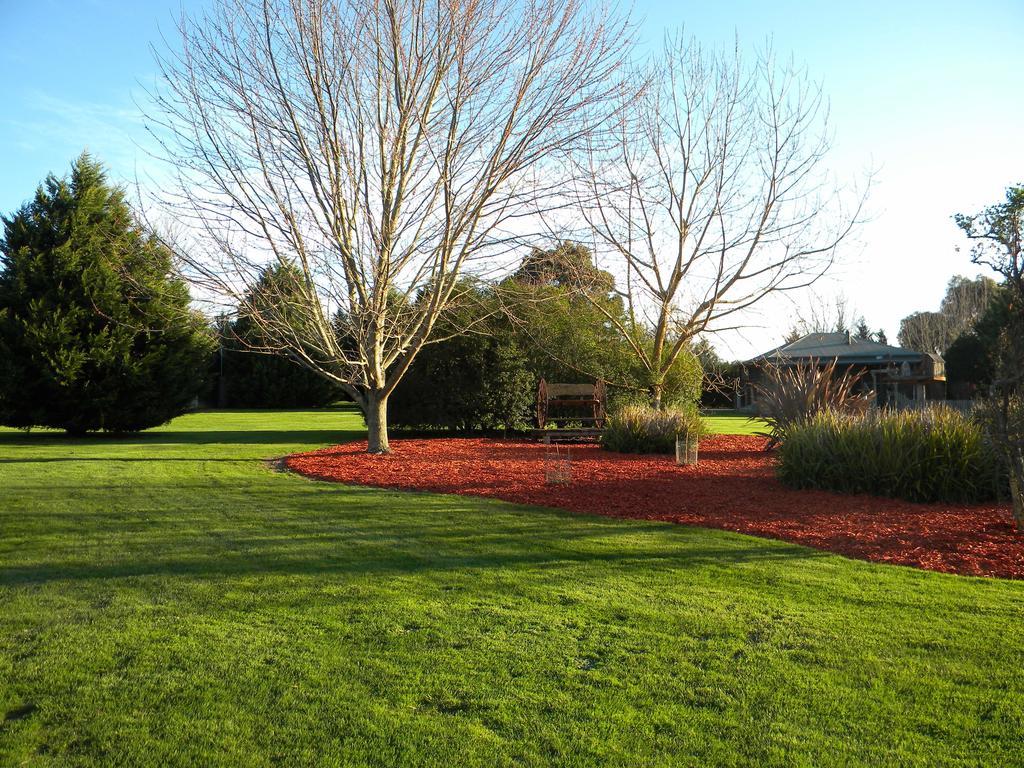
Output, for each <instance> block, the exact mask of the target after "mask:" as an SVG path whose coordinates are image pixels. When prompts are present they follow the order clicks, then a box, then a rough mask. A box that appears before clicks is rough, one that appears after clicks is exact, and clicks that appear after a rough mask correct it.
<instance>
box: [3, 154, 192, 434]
mask: <svg viewBox="0 0 1024 768" xmlns="http://www.w3.org/2000/svg"><path fill="white" fill-rule="evenodd" d="M3 223H4V237H3V240H2V241H0V257H2V258H0V423H3V424H6V425H8V426H15V427H26V428H27V427H34V426H45V427H57V428H60V429H64V430H67V431H68V432H71V433H75V434H79V433H84V432H88V431H95V430H107V431H117V432H121V431H136V430H140V429H146V428H147V427H152V426H155V425H157V424H162V423H164V422H166V421H167V420H168V419H171V418H173V417H174V416H176V415H178V414H180V413H182V412H183V411H184V410H185V409H186V408H187V407H188V405H189V403H190V402H191V401H192V399H193V398H194V397H195V396H196V395H197V394H198V393H199V391H200V388H201V386H202V380H203V376H204V373H205V371H206V368H207V360H208V356H209V354H210V351H211V348H212V340H211V338H210V334H209V332H208V330H207V329H206V327H205V322H204V321H203V319H202V317H201V316H199V315H198V314H197V313H195V312H193V311H191V310H190V308H189V295H188V289H187V287H186V286H185V284H184V283H183V282H181V281H180V280H179V279H177V278H175V277H174V276H173V274H172V268H171V258H170V254H169V252H168V251H167V249H166V248H165V247H163V246H162V245H161V244H160V243H159V242H158V241H157V239H156V238H155V237H153V236H152V235H151V234H150V233H148V232H146V231H145V230H144V229H143V228H142V227H141V226H139V225H138V224H137V223H136V221H135V220H134V218H133V216H132V213H131V210H130V209H129V207H128V205H127V203H126V202H125V199H124V193H123V192H122V191H121V190H120V189H117V188H114V187H112V186H110V185H109V184H107V182H106V178H105V175H104V172H103V169H102V167H101V166H100V164H99V163H97V162H95V161H93V160H92V159H91V158H89V156H88V155H86V154H83V155H82V156H81V157H79V158H78V160H77V161H76V162H75V163H74V165H73V168H72V173H71V177H70V179H58V178H56V177H54V176H50V177H48V178H47V179H46V181H45V182H44V184H43V185H41V186H40V187H39V188H38V190H37V191H36V194H35V198H34V199H33V200H32V202H30V203H28V204H26V205H25V206H23V207H22V208H21V210H19V211H18V212H17V213H15V214H14V215H13V216H11V217H10V218H7V217H4V218H3Z"/></svg>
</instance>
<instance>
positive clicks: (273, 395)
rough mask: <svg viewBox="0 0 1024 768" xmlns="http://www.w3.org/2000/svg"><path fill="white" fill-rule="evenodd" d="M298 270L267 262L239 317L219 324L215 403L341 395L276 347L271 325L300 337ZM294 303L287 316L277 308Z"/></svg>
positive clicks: (293, 404) (306, 400)
mask: <svg viewBox="0 0 1024 768" xmlns="http://www.w3.org/2000/svg"><path fill="white" fill-rule="evenodd" d="M300 280H301V274H300V273H299V271H298V270H297V269H294V268H289V267H286V266H282V265H277V266H274V267H268V268H267V269H266V270H264V272H263V274H262V275H260V279H259V280H258V281H257V283H256V285H254V286H253V288H252V290H251V291H250V292H249V293H248V295H247V296H246V298H245V300H244V302H243V305H242V306H240V307H239V308H238V318H237V319H236V320H235V321H234V322H233V323H231V324H230V326H228V327H222V328H221V337H222V338H221V344H222V345H223V351H222V352H221V351H218V353H217V354H216V355H215V357H214V360H213V365H214V376H215V377H216V378H217V379H218V385H219V386H218V389H219V390H220V391H218V394H221V392H222V393H223V400H224V402H223V403H221V402H219V401H220V400H221V398H220V397H217V398H213V400H214V402H218V405H226V406H228V407H231V408H310V407H317V406H323V405H329V404H330V403H333V402H335V401H337V400H339V399H343V398H344V393H343V392H342V390H341V388H340V386H339V385H338V384H337V383H335V382H333V381H331V380H330V379H328V378H327V377H325V376H323V375H322V374H320V373H317V372H315V371H313V370H310V369H309V368H306V367H304V366H302V365H301V364H300V363H298V362H297V361H296V360H294V359H292V358H290V357H286V356H283V355H282V354H280V352H279V351H278V350H279V349H280V347H281V346H282V345H281V344H278V343H276V341H275V339H274V338H273V337H272V333H273V331H274V329H277V328H284V327H287V328H289V329H290V333H292V334H293V335H294V336H298V337H300V338H301V334H302V318H301V317H296V316H294V315H296V314H297V313H296V312H295V311H294V307H296V306H301V291H300ZM289 307H291V308H293V311H292V313H291V314H292V316H288V317H282V316H281V315H282V313H285V312H288V309H289Z"/></svg>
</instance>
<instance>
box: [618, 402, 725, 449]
mask: <svg viewBox="0 0 1024 768" xmlns="http://www.w3.org/2000/svg"><path fill="white" fill-rule="evenodd" d="M706 431H707V430H706V428H705V426H704V422H703V421H702V420H701V418H700V416H699V415H698V414H697V411H696V409H694V408H690V409H687V410H684V409H681V408H666V409H662V410H658V409H655V408H651V407H649V406H643V405H627V406H624V407H622V408H619V409H618V410H617V411H616V412H615V413H613V414H612V415H611V416H609V418H608V423H607V424H606V425H605V428H604V432H603V433H602V434H601V447H603V448H604V449H605V450H607V451H616V452H618V453H674V452H675V450H676V438H677V437H679V436H680V435H690V436H693V437H697V438H700V437H703V436H704V434H706Z"/></svg>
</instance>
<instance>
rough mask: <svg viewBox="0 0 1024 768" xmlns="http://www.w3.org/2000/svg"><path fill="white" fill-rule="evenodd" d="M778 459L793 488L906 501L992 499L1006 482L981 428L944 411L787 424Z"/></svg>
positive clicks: (830, 415) (819, 417)
mask: <svg viewBox="0 0 1024 768" xmlns="http://www.w3.org/2000/svg"><path fill="white" fill-rule="evenodd" d="M778 458H779V464H778V477H779V479H780V480H781V481H782V482H783V483H785V484H786V485H788V486H790V487H793V488H820V489H826V490H832V491H839V492H841V493H870V494H875V495H878V496H890V497H894V498H900V499H906V500H908V501H919V502H936V501H947V502H963V503H968V502H980V501H989V500H992V499H995V498H997V497H998V496H1000V495H1001V494H1002V493H1003V492H1004V490H1003V489H1004V487H1005V483H1006V478H1005V472H1004V471H1003V463H1002V461H1001V459H1000V456H999V454H998V452H997V451H996V449H995V448H994V447H993V445H992V443H991V442H990V441H989V440H988V439H987V438H986V436H985V432H984V430H983V429H982V427H981V426H980V425H978V424H977V423H975V422H974V421H972V420H971V419H970V418H969V417H967V416H964V415H963V414H961V413H959V412H957V411H954V410H951V409H948V408H940V407H935V408H930V409H927V410H920V411H917V410H915V411H902V412H898V413H894V412H888V411H880V412H870V413H865V414H859V415H858V414H840V413H835V412H830V411H824V412H819V413H816V414H813V415H812V416H809V417H808V418H806V419H804V420H802V421H799V422H795V423H792V424H790V425H789V427H788V430H787V434H786V440H785V442H783V443H782V445H781V446H780V447H779V449H778Z"/></svg>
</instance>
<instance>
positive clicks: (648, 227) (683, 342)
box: [577, 35, 860, 406]
mask: <svg viewBox="0 0 1024 768" xmlns="http://www.w3.org/2000/svg"><path fill="white" fill-rule="evenodd" d="M637 81H638V82H639V83H640V84H641V87H640V88H639V89H638V92H637V93H630V94H629V95H628V103H626V104H624V105H623V108H624V109H623V113H624V117H623V119H622V120H621V122H620V123H619V124H617V125H616V126H615V134H616V135H615V136H614V137H613V138H614V140H611V141H604V140H601V141H592V142H591V143H590V145H589V150H590V151H589V152H588V153H587V155H586V157H585V159H584V160H583V161H582V168H581V171H582V173H581V178H582V179H583V180H584V181H583V183H582V184H581V186H580V188H578V189H577V192H578V202H579V210H580V214H581V216H582V217H583V219H584V221H585V223H586V225H587V228H588V230H589V232H592V233H593V234H592V236H593V237H594V238H595V240H596V242H597V243H598V246H599V247H600V248H602V249H603V250H604V251H605V252H606V253H607V254H608V259H609V263H613V264H614V265H615V266H614V267H613V269H614V270H616V276H617V277H618V276H620V275H621V277H622V281H621V283H620V285H619V286H618V290H619V291H621V293H622V296H623V299H624V301H625V302H626V313H625V315H624V316H621V317H619V316H615V315H612V314H611V313H609V315H608V317H607V321H608V323H609V325H610V326H611V327H612V328H614V329H615V330H616V331H618V333H619V335H620V336H621V337H622V339H623V340H624V341H625V342H626V343H627V344H628V345H629V346H630V348H631V349H632V351H633V354H634V356H635V357H636V359H637V361H638V363H639V364H640V366H641V367H642V368H643V370H644V371H645V373H646V378H647V382H648V390H649V398H650V401H651V403H652V404H653V405H654V406H660V405H662V404H663V402H664V397H663V394H664V386H665V380H666V375H667V373H668V371H669V370H670V369H671V368H672V366H673V365H674V364H675V361H676V359H677V358H678V357H679V355H681V354H683V353H684V352H687V351H688V350H689V349H690V346H691V344H692V343H693V340H694V339H695V338H696V337H698V336H699V335H700V334H702V333H705V332H714V331H722V330H725V329H727V328H734V327H736V325H737V323H738V322H739V319H740V317H741V314H740V313H742V312H744V311H745V310H747V309H748V308H750V307H753V306H754V305H756V304H758V303H759V302H761V301H763V300H764V299H765V298H766V297H767V296H771V295H778V294H781V293H785V292H787V291H793V290H798V289H802V288H805V287H807V286H809V285H811V284H813V283H814V282H815V281H816V280H817V279H818V278H820V277H821V276H822V275H823V274H824V273H825V272H826V271H827V270H828V269H829V267H830V266H831V264H832V262H833V260H834V255H835V252H836V249H837V247H838V246H839V244H840V243H841V242H842V241H843V240H844V239H845V238H846V236H847V235H848V234H849V233H850V231H851V230H852V228H853V226H854V225H855V223H856V221H857V219H858V213H859V203H860V201H859V200H855V201H853V202H854V205H853V208H852V210H850V209H848V208H846V207H845V206H844V204H843V203H844V201H843V200H842V199H841V197H842V196H841V195H840V194H839V191H838V190H836V188H835V187H834V185H833V184H832V180H831V178H830V176H829V174H828V173H827V172H826V168H825V161H826V158H827V155H828V136H829V129H828V125H827V112H828V110H827V107H826V103H825V101H824V98H823V97H822V94H821V91H820V89H819V87H818V86H817V85H816V84H815V83H813V82H811V81H809V79H808V78H806V77H805V76H804V74H803V73H802V72H801V71H800V70H798V69H794V68H793V67H790V66H787V65H785V64H782V65H780V64H778V63H777V62H776V61H774V60H773V59H772V57H771V56H770V55H765V56H761V57H758V58H757V59H756V60H754V61H753V62H752V63H750V64H748V63H746V62H744V61H742V60H741V58H740V56H739V54H738V52H736V51H734V50H730V51H725V52H721V53H719V52H713V51H707V50H702V49H701V48H700V46H699V45H697V44H696V43H695V42H694V41H692V40H688V39H686V38H685V37H683V36H682V35H679V36H675V37H670V38H668V39H667V40H666V44H665V47H664V50H663V52H660V53H659V54H658V56H657V59H656V61H655V62H654V63H653V64H652V65H651V66H650V67H649V68H647V69H645V70H644V71H643V72H640V73H638V74H637ZM647 338H650V339H651V342H652V343H650V344H647V343H646V341H645V339H647Z"/></svg>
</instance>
